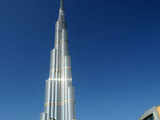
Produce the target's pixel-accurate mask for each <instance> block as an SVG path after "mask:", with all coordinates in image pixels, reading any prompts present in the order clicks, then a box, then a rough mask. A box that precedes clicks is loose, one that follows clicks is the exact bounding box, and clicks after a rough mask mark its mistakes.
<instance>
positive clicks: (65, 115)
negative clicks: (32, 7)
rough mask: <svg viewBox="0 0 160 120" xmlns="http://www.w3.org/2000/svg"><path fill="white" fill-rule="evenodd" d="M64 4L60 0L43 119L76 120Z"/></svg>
mask: <svg viewBox="0 0 160 120" xmlns="http://www.w3.org/2000/svg"><path fill="white" fill-rule="evenodd" d="M63 6H64V2H63V0H60V8H59V16H58V20H57V22H56V26H55V43H54V48H53V49H52V50H51V60H50V73H49V78H48V80H46V93H45V104H44V108H45V109H44V112H43V113H41V120H75V109H74V89H73V86H72V74H71V58H70V56H69V52H68V41H67V28H66V22H65V17H64V7H63Z"/></svg>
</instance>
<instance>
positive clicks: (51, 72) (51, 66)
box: [49, 49, 56, 80]
mask: <svg viewBox="0 0 160 120" xmlns="http://www.w3.org/2000/svg"><path fill="white" fill-rule="evenodd" d="M50 56H51V59H50V77H49V79H51V80H53V78H54V72H55V62H56V61H55V49H53V50H52V51H51V55H50Z"/></svg>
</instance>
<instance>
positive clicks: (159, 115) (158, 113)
mask: <svg viewBox="0 0 160 120" xmlns="http://www.w3.org/2000/svg"><path fill="white" fill-rule="evenodd" d="M139 120H160V106H157V107H152V108H151V109H149V110H147V111H146V112H145V113H144V114H143V115H142V116H141V117H140V119H139Z"/></svg>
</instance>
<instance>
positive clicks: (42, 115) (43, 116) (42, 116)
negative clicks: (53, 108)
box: [40, 112, 45, 120]
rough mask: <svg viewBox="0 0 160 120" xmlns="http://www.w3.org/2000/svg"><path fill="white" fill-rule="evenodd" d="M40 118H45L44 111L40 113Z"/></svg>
mask: <svg viewBox="0 0 160 120" xmlns="http://www.w3.org/2000/svg"><path fill="white" fill-rule="evenodd" d="M40 120H45V113H44V112H43V113H41V115H40Z"/></svg>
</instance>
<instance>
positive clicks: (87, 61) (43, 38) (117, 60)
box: [0, 0, 160, 120]
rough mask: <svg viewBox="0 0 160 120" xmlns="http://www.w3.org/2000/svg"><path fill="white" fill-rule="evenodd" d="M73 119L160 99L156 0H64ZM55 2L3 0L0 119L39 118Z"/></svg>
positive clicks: (127, 119)
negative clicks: (73, 107) (73, 108)
mask: <svg viewBox="0 0 160 120" xmlns="http://www.w3.org/2000/svg"><path fill="white" fill-rule="evenodd" d="M64 1H65V10H66V15H67V18H66V19H67V23H68V32H69V48H70V53H71V56H72V73H73V84H74V86H75V88H76V111H77V120H97V119H98V120H138V118H139V116H140V115H141V114H142V113H143V112H144V111H145V110H147V109H148V108H150V107H152V106H153V105H159V104H160V94H159V91H160V7H159V4H160V1H159V0H64ZM58 5H59V3H58V0H0V56H1V57H0V96H1V97H0V120H3V119H5V120H39V114H40V112H42V111H43V103H44V87H45V80H46V79H47V78H48V72H49V56H50V53H49V52H50V48H51V46H53V39H54V24H55V22H56V18H57V11H58Z"/></svg>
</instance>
